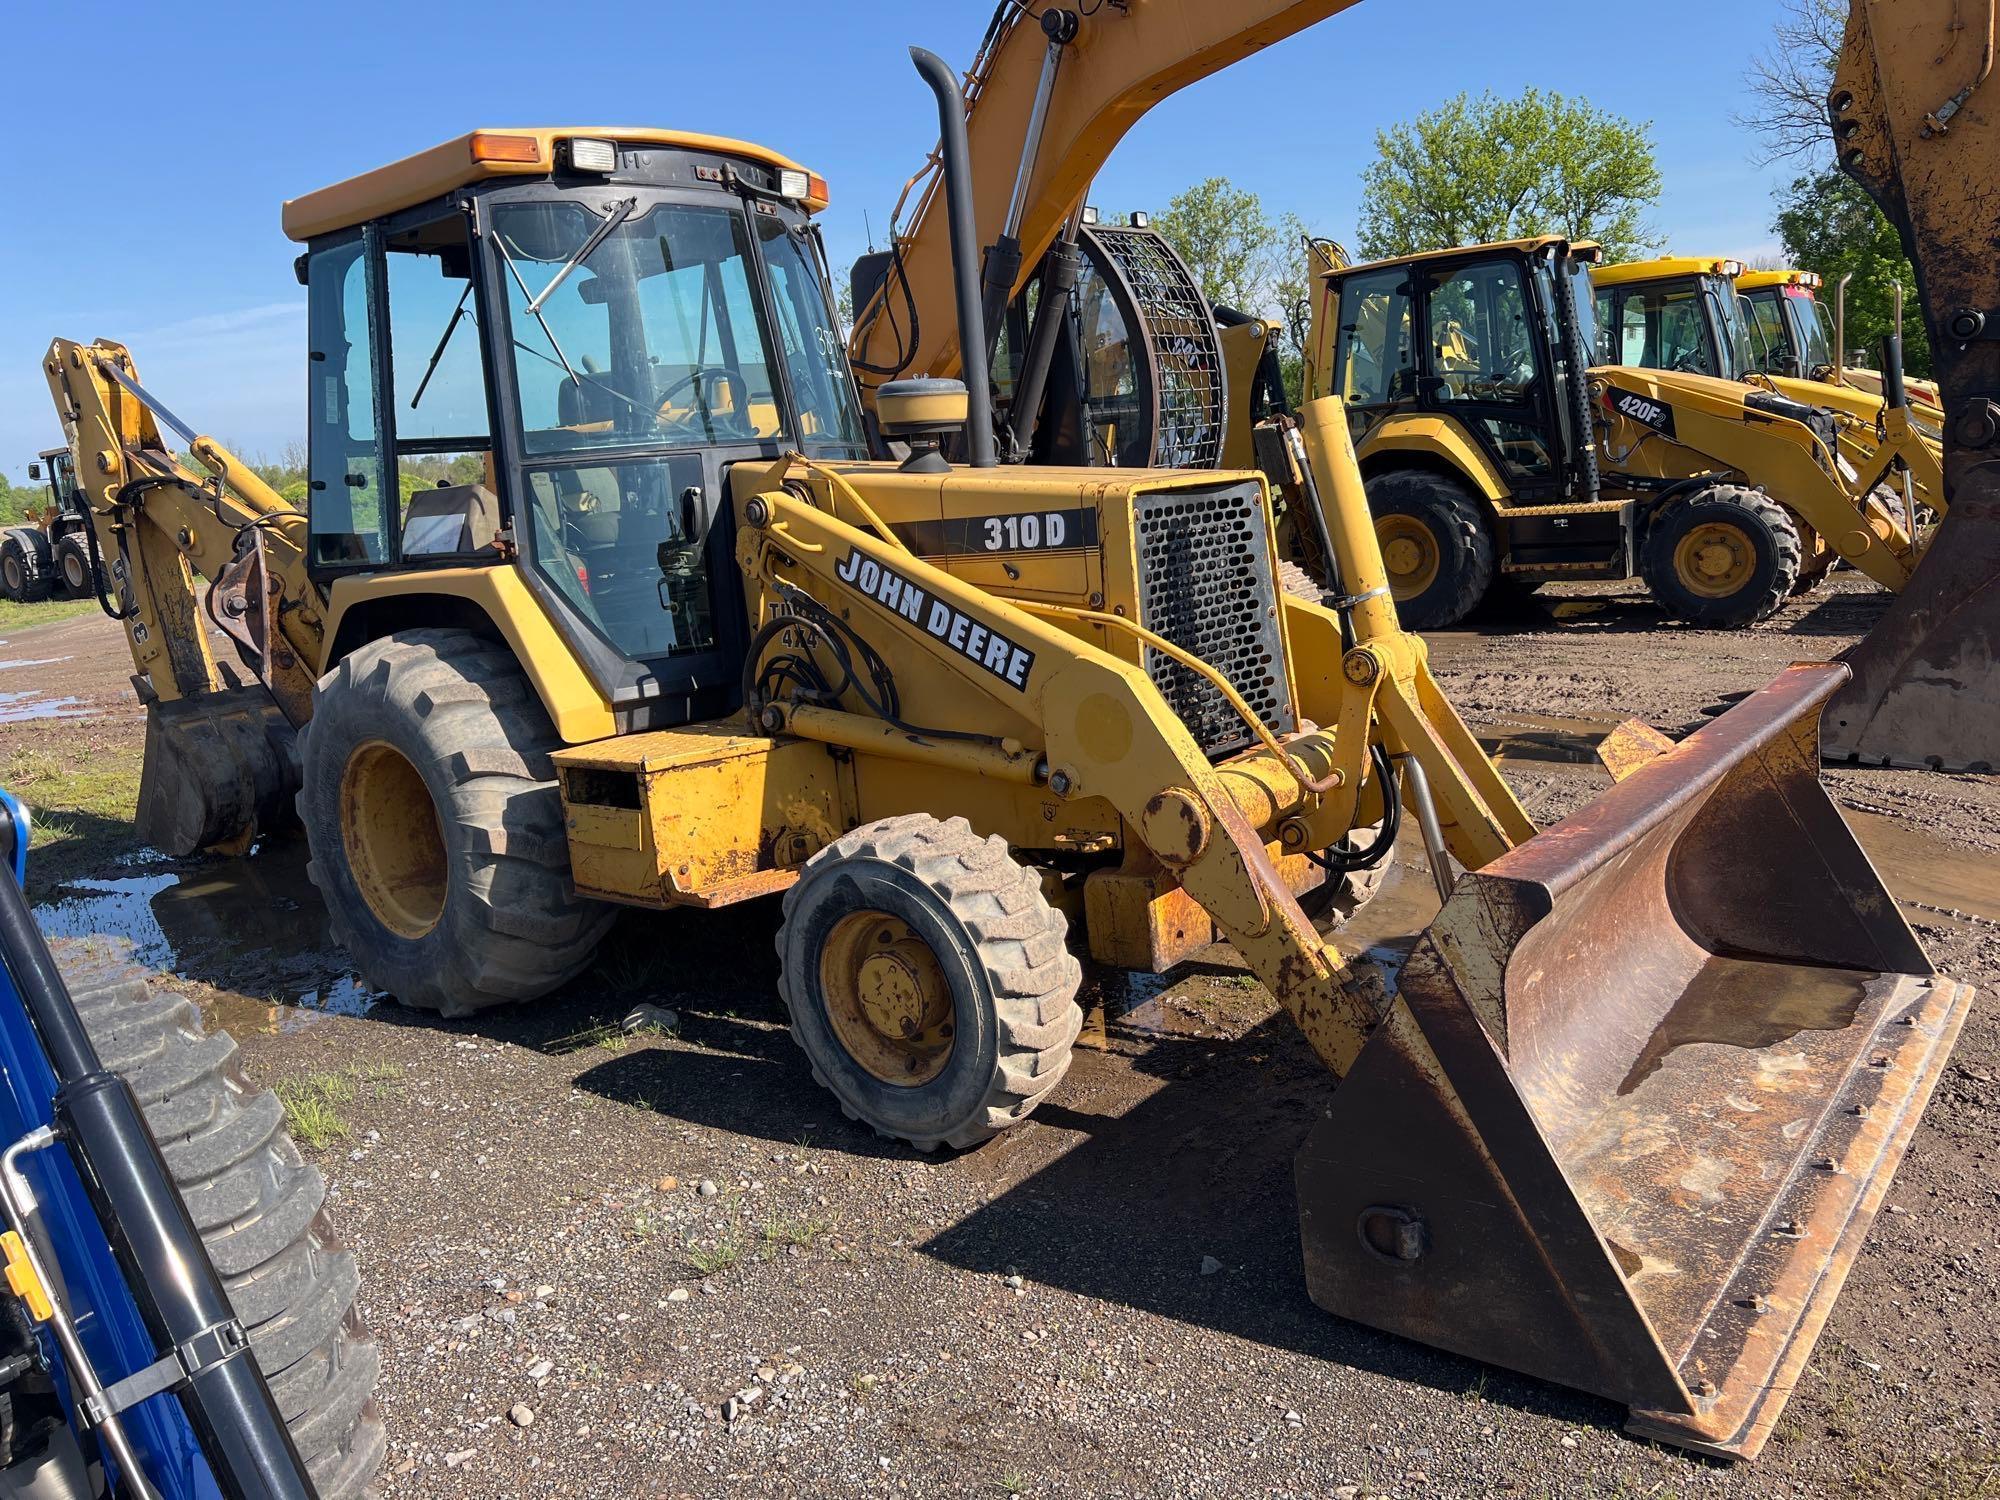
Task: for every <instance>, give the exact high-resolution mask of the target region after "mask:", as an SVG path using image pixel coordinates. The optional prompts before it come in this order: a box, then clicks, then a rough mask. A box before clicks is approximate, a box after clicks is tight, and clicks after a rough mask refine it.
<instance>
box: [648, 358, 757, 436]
mask: <svg viewBox="0 0 2000 1500" xmlns="http://www.w3.org/2000/svg"><path fill="white" fill-rule="evenodd" d="M711 384H713V385H719V386H723V387H726V388H727V390H728V393H729V410H728V412H727V413H726V414H725V416H724V418H723V422H724V431H725V432H726V433H727V434H728V435H729V436H731V437H748V436H749V435H750V386H749V383H748V382H747V381H745V380H744V378H743V377H742V375H740V374H738V373H737V372H736V371H735V370H732V369H730V368H729V366H727V365H696V366H695V367H694V368H693V369H692V370H690V371H688V373H687V374H685V375H683V376H681V378H680V379H678V380H676V381H674V382H673V384H671V385H669V386H668V387H667V388H666V389H665V390H663V391H660V392H659V393H658V394H657V396H656V398H655V401H656V405H657V407H658V408H659V409H660V411H661V412H662V413H663V415H662V417H661V418H660V420H661V421H662V422H665V421H666V418H665V416H664V411H665V409H666V408H667V407H669V406H671V405H673V398H674V397H675V396H676V395H678V394H679V393H680V392H682V391H687V392H688V393H689V394H691V395H692V396H693V397H694V403H695V405H696V407H698V408H699V409H700V412H701V426H702V428H703V430H704V432H706V433H708V434H710V435H713V432H714V430H715V427H716V422H715V414H714V410H713V403H712V402H710V400H709V399H708V389H709V386H710V385H711ZM680 425H682V426H688V425H691V424H689V423H688V422H686V421H685V420H682V421H681V424H680Z"/></svg>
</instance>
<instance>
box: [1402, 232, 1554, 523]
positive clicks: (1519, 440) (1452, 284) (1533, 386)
mask: <svg viewBox="0 0 2000 1500" xmlns="http://www.w3.org/2000/svg"><path fill="white" fill-rule="evenodd" d="M1411 276H1412V278H1413V279H1414V280H1415V281H1416V283H1417V286H1416V291H1417V296H1418V302H1419V307H1420V311H1421V323H1422V327H1423V332H1424V336H1423V338H1422V339H1421V340H1419V341H1418V346H1417V359H1418V369H1417V373H1416V379H1415V387H1416V395H1417V403H1416V404H1417V407H1418V409H1419V410H1423V411H1430V412H1436V413H1437V414H1439V415H1441V416H1445V417H1449V418H1451V419H1452V420H1453V421H1454V422H1456V423H1457V424H1458V426H1459V427H1460V428H1462V429H1463V430H1464V431H1465V432H1466V433H1467V434H1468V435H1469V436H1470V437H1471V438H1472V439H1473V441H1475V442H1476V443H1478V444H1479V445H1480V447H1481V448H1483V449H1484V450H1485V451H1486V453H1487V455H1488V456H1489V457H1490V458H1491V459H1492V460H1493V462H1494V463H1495V465H1496V466H1497V467H1498V468H1499V470H1500V472H1501V474H1502V475H1504V476H1505V478H1506V480H1507V484H1508V489H1509V490H1510V491H1511V492H1512V493H1513V495H1514V496H1515V497H1516V498H1517V499H1530V498H1536V497H1542V496H1551V495H1554V494H1556V493H1558V491H1559V490H1560V488H1561V477H1562V476H1561V455H1560V453H1559V451H1558V444H1557V442H1556V440H1555V437H1554V433H1555V408H1554V402H1553V394H1552V393H1553V387H1554V382H1553V379H1552V373H1551V369H1550V361H1551V357H1552V351H1551V350H1550V349H1549V347H1548V341H1547V339H1546V338H1544V337H1543V336H1542V323H1541V319H1540V318H1539V316H1538V314H1537V312H1536V309H1535V304H1534V301H1533V299H1532V295H1531V292H1530V289H1529V284H1528V277H1527V268H1526V267H1525V265H1523V263H1522V262H1521V261H1520V260H1519V259H1518V258H1515V257H1508V256H1496V257H1492V258H1486V259H1480V260H1469V261H1455V262H1450V263H1446V264H1444V265H1422V266H1418V267H1414V268H1412V270H1411Z"/></svg>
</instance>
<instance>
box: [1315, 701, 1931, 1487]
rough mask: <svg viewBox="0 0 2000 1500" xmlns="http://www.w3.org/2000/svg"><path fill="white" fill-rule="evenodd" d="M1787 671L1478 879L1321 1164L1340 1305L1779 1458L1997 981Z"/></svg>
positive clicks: (1657, 1424)
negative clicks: (1880, 1215)
mask: <svg viewBox="0 0 2000 1500" xmlns="http://www.w3.org/2000/svg"><path fill="white" fill-rule="evenodd" d="M1845 676H1846V673H1845V671H1844V669H1842V668H1841V667H1839V666H1805V667H1793V668H1791V669H1789V670H1788V671H1786V672H1785V673H1784V674H1783V675H1782V676H1781V677H1779V678H1778V679H1777V681H1775V682H1774V683H1772V684H1771V685H1770V686H1769V687H1767V688H1765V689H1763V690H1762V691H1761V692H1759V693H1756V694H1754V695H1752V696H1751V697H1750V698H1748V699H1746V700H1745V701H1744V702H1743V703H1741V704H1740V705H1738V706H1737V707H1735V708H1733V709H1731V710H1730V711H1729V712H1728V713H1727V714H1725V715H1723V716H1722V717H1721V718H1720V719H1718V720H1716V721H1715V722H1714V723H1713V724H1711V725H1709V726H1707V727H1706V728H1704V729H1703V730H1701V731H1700V732H1699V733H1697V734H1695V735H1693V736H1692V737H1690V738H1689V739H1687V740H1686V741H1684V742H1682V743H1681V744H1680V745H1678V746H1676V747H1675V748H1674V749H1673V750H1671V751H1669V752H1668V753H1666V754H1664V755H1662V756H1660V757H1659V758H1658V759H1657V760H1655V761H1653V762H1652V763H1650V764H1649V765H1646V766H1644V767H1642V768H1641V769H1639V770H1637V771H1635V772H1634V773H1633V774H1632V775H1630V776H1629V777H1628V778H1627V779H1626V780H1624V781H1622V782H1620V783H1619V784H1618V785H1617V786H1615V787H1613V788H1612V789H1611V790H1610V791H1608V792H1606V793H1605V794H1604V795H1603V796H1601V797H1600V798H1598V800H1597V801H1595V802H1594V803H1592V804H1591V805H1590V806H1588V807H1586V808H1584V809H1583V810H1582V811H1581V812H1579V813H1577V814H1576V815H1575V816H1574V817H1571V818H1569V819H1568V820H1566V821H1565V822H1563V823H1561V824H1559V825H1557V826H1556V827H1554V828H1552V829H1550V830H1548V831H1547V832H1545V833H1543V834H1541V835H1540V836H1539V837H1537V838H1535V839H1532V840H1530V841H1529V842H1528V843H1526V844H1523V845H1521V846H1520V847H1519V848H1517V849H1515V850H1514V851H1513V852H1512V853H1510V854H1508V855H1506V856H1504V857H1503V858H1501V859H1499V860H1497V861H1495V862H1494V863H1493V864H1491V865H1488V866H1487V867H1486V868H1485V869H1483V870H1481V871H1479V872H1477V873H1475V874H1469V875H1466V876H1464V877H1463V878H1461V880H1460V881H1459V883H1458V886H1457V887H1456V889H1455V890H1454V892H1453V894H1452V896H1451V899H1450V900H1449V901H1448V902H1447V903H1446V905H1445V907H1444V910H1443V911H1442V912H1441V913H1440V914H1439V916H1438V918H1437V920H1436V922H1435V923H1433V924H1432V926H1431V927H1430V928H1429V929H1428V930H1427V931H1426V932H1425V933H1424V934H1423V936H1422V937H1421V938H1420V939H1419V941H1418V944H1417V947H1416V950H1415V951H1414V953H1413V954H1412V955H1411V957H1410V959H1409V962H1408V964H1407V966H1406V967H1405V969H1404V970H1403V974H1402V980H1401V994H1400V997H1399V999H1398V1000H1397V1002H1396V1004H1395V1006H1394V1008H1393V1009H1392V1011H1391V1013H1390V1015H1389V1018H1388V1019H1387V1021H1385V1023H1384V1024H1383V1025H1382V1026H1381V1027H1380V1028H1379V1029H1378V1030H1377V1032H1376V1033H1375V1034H1374V1035H1373V1036H1372V1037H1371V1038H1370V1039H1369V1041H1368V1043H1367V1045H1366V1047H1365V1048H1364V1049H1363V1051H1362V1053H1361V1055H1360V1057H1359V1058H1358V1059H1357V1060H1356V1062H1355V1065H1354V1067H1353V1069H1352V1070H1351V1071H1350V1073H1349V1074H1348V1076H1347V1078H1346V1079H1345V1080H1344V1081H1343V1082H1342V1084H1341V1085H1340V1087H1339V1089H1338V1090H1337V1091H1336V1093H1335V1095H1334V1098H1333V1103H1332V1107H1331V1109H1330V1111H1329V1113H1328V1115H1327V1117H1326V1118H1325V1119H1324V1120H1322V1121H1320V1122H1319V1123H1318V1124H1317V1125H1316V1126H1315V1127H1314V1129H1313V1131H1312V1133H1311V1134H1310V1135H1309V1136H1308V1137H1307V1140H1306V1143H1305V1145H1304V1147H1303V1148H1302V1150H1301V1151H1300V1153H1299V1157H1298V1163H1297V1173H1298V1187H1299V1202H1300V1208H1301V1220H1302V1232H1303V1237H1304V1248H1305V1264H1306V1276H1307V1281H1308V1283H1309V1286H1310V1289H1311V1292H1312V1296H1313V1300H1314V1301H1316V1302H1318V1303H1319V1304H1320V1305H1321V1306H1323V1307H1326V1308H1328V1309H1330V1310H1331V1311H1333V1312H1336V1313H1339V1314H1340V1315H1342V1316H1343V1317H1348V1318H1353V1319H1355V1320H1357V1321H1359V1322H1362V1323H1368V1324H1372V1325H1374V1326H1375V1327H1378V1328H1383V1329H1387V1330H1390V1331H1392V1332H1395V1333H1398V1334H1402V1335H1404V1336H1406V1337H1409V1338H1413V1339H1419V1340H1422V1341H1423V1342H1425V1343H1428V1344H1435V1345H1438V1346H1441V1347H1443V1348H1446V1349H1449V1350H1453V1351H1455V1352H1457V1353H1461V1354H1465V1355H1470V1356H1471V1357H1473V1358H1475V1359H1481V1360H1485V1361H1488V1362H1490V1363H1493V1364H1496V1365H1503V1366H1507V1367H1510V1368H1512V1369H1516V1370H1521V1371H1525V1372H1527V1373H1529V1374H1533V1375H1536V1376H1539V1377H1542V1378H1544V1379H1548V1380H1553V1381H1558V1382H1561V1383H1563V1384H1567V1385H1572V1386H1578V1387H1581V1388H1583V1389H1586V1390H1590V1391H1594V1392H1597V1393H1599V1394H1601V1395H1604V1396H1608V1397H1611V1398H1613V1399H1614V1400H1618V1401H1622V1402H1624V1403H1625V1404H1626V1405H1627V1406H1628V1407H1630V1408H1631V1412H1632V1416H1631V1426H1632V1428H1633V1430H1634V1431H1636V1432H1640V1433H1643V1434H1645V1435H1647V1436H1650V1437H1654V1438H1658V1439H1660V1440H1661V1441H1664V1442H1669V1443H1673V1444H1675V1445H1677V1446H1680V1447H1684V1448H1691V1449H1695V1450H1698V1451H1701V1452H1705V1453H1709V1454H1713V1455H1718V1456H1728V1457H1735V1458H1752V1457H1754V1456H1755V1455H1756V1453H1757V1451H1758V1449H1759V1448H1761V1447H1762V1446H1763V1443H1764V1440H1765V1438H1766V1437H1767V1436H1768V1435H1769V1433H1770V1431H1771V1428H1772V1426H1773V1424H1774V1423H1775V1422H1776V1420H1777V1417H1778V1414H1779V1412H1780V1410H1781V1409H1782V1408H1783V1406H1784V1403H1785V1399H1786V1397H1787V1395H1788V1394H1789V1393H1790V1391H1791V1389H1792V1387H1793V1386H1794V1385H1795V1384H1796V1382H1797V1380H1798V1378H1799V1374H1800V1371H1801V1370H1802V1368H1803V1366H1804V1364H1805V1361H1806V1358H1807V1356H1808V1355H1809V1354H1810V1353H1811V1350H1812V1346H1813V1342H1814V1340H1815V1339H1816V1338H1817V1336H1818V1333H1819V1330H1820V1327H1821V1325H1822V1324H1823V1323H1824V1322H1825V1320H1826V1316H1827V1313H1828V1312H1829V1310H1830V1309H1831V1307H1832V1304H1833V1301H1834V1298H1835V1297H1836V1296H1837V1295H1838V1293H1839V1291H1840V1286H1841V1283H1842V1281H1843V1280H1844V1279H1845V1277H1846V1275H1847V1271H1848V1268H1849V1267H1850V1266H1851V1265H1852V1264H1853V1261H1854V1258H1855V1255H1856V1254H1857V1252H1858V1251H1859V1248H1860V1244H1861V1240H1862V1238H1863V1236H1864V1235H1865V1234H1866V1233H1867V1230H1868V1226H1869V1224H1870V1223H1871V1222H1872V1221H1873V1219H1874V1216H1875V1213H1876V1211H1877V1210H1878V1209H1879V1208H1880V1206H1881V1204H1882V1200H1883V1195H1884V1194H1885V1193H1886V1191H1887V1190H1888V1185H1889V1180H1890V1177H1891V1176H1892V1175H1893V1173H1894V1172H1895V1169H1896V1166H1897V1163H1898V1162H1899V1161H1900V1160H1901V1158H1902V1155H1903V1152H1904V1150H1905V1148H1906V1147H1907V1146H1908V1144H1909V1140H1910V1136H1911V1133H1912V1132H1913V1131H1914V1130H1915V1128H1916V1123H1917V1120H1918V1117H1919V1116H1920V1115H1921V1113H1922V1111H1923V1107H1924V1104H1925V1101H1926V1100H1927V1099H1928V1098H1929V1096H1930V1092H1931V1089H1932V1087H1933V1086H1934V1084H1935V1083H1936V1081H1937V1078H1938V1075H1939V1073H1940V1072H1941V1071H1942V1070H1943V1067H1944V1065H1945V1061H1946V1058H1947V1057H1948V1055H1949V1053H1950V1051H1951V1046H1952V1042H1953V1039H1954V1038H1955V1037H1956V1035H1957V1033H1958V1029H1959V1026H1960V1024H1961V1022H1962V1021H1963V1020H1964V1017H1965V1013H1966V1009H1967V1007H1968V1005H1969V1004H1970V1002H1971V991H1970V990H1969V989H1968V988H1967V987H1966V986H1964V985H1960V984H1957V983H1954V982H1953V981H1951V980H1948V979H1944V978H1941V977H1939V976H1938V975H1937V974H1936V973H1935V972H1934V971H1933V970H1932V969H1931V967H1930V965H1929V963H1928V962H1926V960H1925V958H1924V955H1923V952H1922V950H1921V949H1920V948H1919V947H1918V945H1917V942H1916V940H1915V938H1914V937H1913V936H1912V935H1911V933H1910V930H1909V928H1908V926H1907V925H1905V923H1904V922H1903V920H1902V918H1901V917H1900V916H1899V915H1898V914H1897V911H1896V908H1895V905H1894V902H1893V901H1892V899H1891V898H1890V896H1889V894H1888V892H1887V891H1886V890H1885V889H1884V888H1883V886H1882V883H1881V881H1880V879H1879V878H1878V877H1877V876H1876V874H1875V871H1874V869H1873V868H1872V867H1871V866H1870V864H1869V862H1868V859H1867V857H1866V856H1865V855H1864V854H1863V853H1862V852H1861V849H1860V847H1859V845H1858V844H1857V843H1856V842H1855V840H1854V838H1853V836H1852V835H1851V834H1850V833H1849V832H1848V830H1847V827H1846V825H1845V823H1844V822H1843V821H1842V819H1841V817H1840V814H1839V812H1838V811H1837V810H1836V809H1835V808H1834V806H1833V804H1832V803H1831V802H1830V801H1829V799H1828V798H1827V796H1826V795H1825V793H1824V792H1823V791H1822V790H1821V789H1820V785H1819V779H1818V767H1819V755H1818V742H1817V720H1818V717H1819V712H1820V709H1821V707H1822V705H1823V704H1824V703H1825V701H1826V699H1827V698H1828V697H1829V695H1831V693H1832V692H1833V691H1834V690H1835V689H1836V688H1837V687H1838V686H1839V684H1840V682H1841V681H1842V680H1843V679H1844V678H1845Z"/></svg>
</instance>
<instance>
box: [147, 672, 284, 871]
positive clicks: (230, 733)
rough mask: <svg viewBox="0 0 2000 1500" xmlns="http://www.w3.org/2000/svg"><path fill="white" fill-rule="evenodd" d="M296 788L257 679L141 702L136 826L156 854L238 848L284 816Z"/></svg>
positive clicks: (279, 719)
mask: <svg viewBox="0 0 2000 1500" xmlns="http://www.w3.org/2000/svg"><path fill="white" fill-rule="evenodd" d="M298 789H299V768H298V749H297V746H296V744H295V736H294V732H293V730H292V726H291V725H290V724H289V723H288V722H286V720H285V716H284V715H283V714H281V713H279V712H278V705H277V704H276V703H274V702H273V701H272V700H271V695H270V693H268V692H267V691H265V689H264V688H262V687H261V686H259V687H241V688H230V689H228V690H226V691H223V692H219V693H203V694H201V695H200V696H198V697H193V698H179V699H175V700H173V701H172V702H156V703H151V704H148V705H147V708H146V759H145V764H144V766H143V768H142V769H141V771H140V774H139V813H138V833H139V837H140V839H141V840H142V841H143V842H145V843H147V844H150V845H151V846H152V847H153V848H155V849H158V850H159V851H161V852H162V853H163V854H171V855H175V856H180V855H187V854H194V853H196V852H198V851H200V850H203V849H213V850H218V851H222V852H240V851H242V850H243V849H246V848H248V847H249V845H250V844H251V842H252V841H253V840H254V839H256V838H257V837H258V836H259V835H262V834H266V833H271V832H273V831H275V830H277V829H280V828H285V827H289V826H291V824H292V823H293V822H294V821H295V814H294V812H293V808H292V798H293V797H294V795H295V794H296V793H297V792H298Z"/></svg>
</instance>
